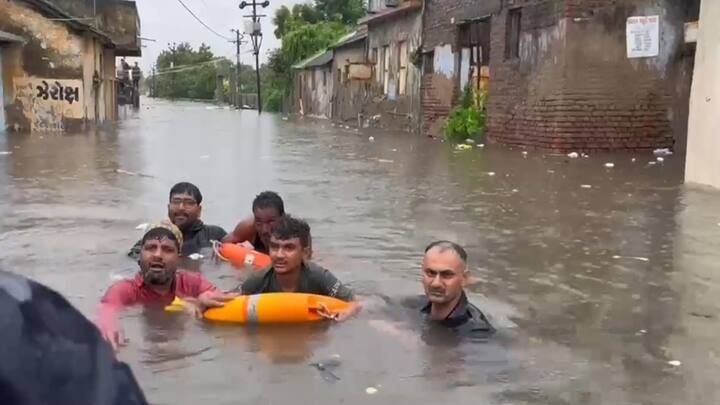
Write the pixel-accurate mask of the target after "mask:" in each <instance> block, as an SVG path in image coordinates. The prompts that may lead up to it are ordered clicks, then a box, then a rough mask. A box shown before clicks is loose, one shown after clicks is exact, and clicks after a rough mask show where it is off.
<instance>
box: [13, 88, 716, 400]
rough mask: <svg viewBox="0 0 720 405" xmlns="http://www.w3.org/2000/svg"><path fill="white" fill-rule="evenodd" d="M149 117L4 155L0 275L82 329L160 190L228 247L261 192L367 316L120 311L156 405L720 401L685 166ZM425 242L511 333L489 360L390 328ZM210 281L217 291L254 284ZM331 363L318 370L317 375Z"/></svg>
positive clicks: (294, 125)
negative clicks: (196, 205) (199, 201)
mask: <svg viewBox="0 0 720 405" xmlns="http://www.w3.org/2000/svg"><path fill="white" fill-rule="evenodd" d="M144 101H145V106H144V107H143V108H142V109H141V110H140V111H139V112H136V113H131V114H128V117H127V118H126V119H125V120H124V121H122V122H120V123H119V125H118V126H117V128H114V129H108V130H102V131H97V132H93V133H86V134H69V135H55V134H44V135H43V134H32V135H19V134H6V135H0V151H5V152H11V153H9V154H8V153H5V154H0V215H1V216H2V218H3V220H2V223H1V225H0V266H2V267H3V268H5V269H7V270H10V271H14V272H17V273H21V274H24V275H27V276H29V277H32V278H35V279H37V280H38V281H40V282H43V283H45V284H48V285H49V286H51V287H53V288H55V289H57V290H58V291H60V292H61V293H62V294H64V295H65V296H66V297H67V298H68V299H69V300H70V301H71V302H72V303H73V304H75V305H77V306H78V307H79V308H80V309H81V310H82V311H83V312H84V313H85V314H86V315H87V316H88V317H90V318H93V319H94V311H95V307H96V304H97V302H98V300H99V298H100V296H101V294H102V293H103V292H104V291H105V289H106V288H107V287H108V286H109V285H110V283H111V282H112V281H113V280H115V279H117V278H119V277H129V276H131V275H132V274H133V273H134V272H135V271H136V268H137V265H136V263H134V262H133V261H132V260H131V259H129V258H128V257H127V256H126V255H125V253H126V252H127V250H128V249H129V248H130V246H131V245H132V244H133V243H134V242H135V241H136V240H137V239H138V238H139V237H140V236H141V235H140V231H138V230H136V229H135V227H136V226H137V225H138V224H140V223H144V222H148V221H151V220H157V219H160V218H163V217H164V216H165V214H166V204H167V198H168V195H167V193H168V191H169V189H170V187H171V186H172V185H173V184H174V183H176V182H178V181H190V182H193V183H195V184H197V185H198V186H199V187H200V190H201V191H202V193H203V195H204V201H203V219H204V220H205V222H207V223H209V224H217V225H221V226H223V227H224V228H225V229H228V230H229V229H232V227H233V226H234V225H235V223H236V222H237V221H238V220H239V219H241V218H244V217H246V216H248V215H249V214H250V205H251V202H252V199H253V198H254V196H255V195H256V194H258V193H259V192H261V191H264V190H275V191H277V192H279V193H280V194H281V195H282V197H283V198H284V199H285V203H286V208H287V210H288V212H290V213H292V214H293V215H296V216H299V217H303V218H305V219H307V220H308V222H309V223H310V225H311V226H312V232H313V245H314V251H315V259H316V261H318V262H319V263H320V264H322V265H324V266H325V267H328V268H330V269H331V270H333V272H334V273H335V274H336V275H337V276H338V277H339V278H340V279H342V280H344V281H347V282H349V283H350V284H351V285H352V286H353V287H354V288H355V289H356V291H357V292H358V293H359V295H360V296H361V297H362V298H363V299H365V300H366V302H367V308H366V310H365V311H364V312H363V313H362V314H361V316H359V317H358V318H357V319H354V320H352V321H350V322H348V323H344V324H338V325H329V326H328V325H299V326H289V327H267V326H260V327H256V328H243V327H239V326H237V327H236V326H218V325H213V324H207V323H203V322H199V321H196V320H194V319H191V318H190V317H189V316H186V315H184V314H168V313H153V312H149V311H143V310H140V309H136V310H131V311H129V312H128V313H127V315H126V316H125V317H124V318H123V325H124V328H125V331H126V333H127V335H128V337H129V338H130V342H129V345H128V346H127V347H126V348H124V349H123V350H122V351H121V352H120V355H119V356H120V358H121V359H122V360H124V361H127V362H128V363H130V365H131V366H132V368H133V369H134V371H135V373H136V375H137V376H138V378H139V380H140V384H141V385H142V387H143V388H144V390H145V392H146V395H147V396H148V398H149V400H150V401H151V402H152V403H153V404H167V405H185V404H187V405H197V404H213V405H220V404H238V403H254V404H297V405H299V404H340V403H343V404H369V403H373V404H392V405H398V404H431V403H442V404H472V405H477V404H613V405H620V404H667V405H671V404H672V405H675V404H703V405H705V404H712V403H717V402H718V398H720V339H718V336H720V321H719V320H718V319H719V317H720V299H718V297H720V265H719V264H718V263H720V210H719V209H718V207H720V193H716V192H710V191H702V190H696V189H689V188H686V187H685V186H683V185H682V166H683V164H682V161H681V159H680V158H679V157H668V158H666V159H665V161H664V162H657V161H656V160H655V157H654V156H652V155H650V154H643V155H630V154H625V155H614V156H609V155H605V156H600V155H593V156H590V157H589V158H578V159H570V158H568V157H566V156H552V155H547V154H543V153H541V152H537V151H528V152H527V154H523V153H522V152H521V150H508V149H505V148H501V147H490V146H488V147H486V148H484V149H472V150H466V151H456V150H454V149H453V148H452V147H451V146H450V145H446V144H442V143H440V142H439V141H436V140H431V139H427V138H421V137H418V136H413V135H408V134H391V133H383V132H373V131H362V132H356V131H355V130H352V129H345V128H340V127H335V126H332V125H331V124H330V123H329V122H325V121H313V120H302V119H296V118H290V119H289V120H283V119H282V118H281V117H280V116H277V115H272V114H263V115H262V116H258V114H257V112H255V111H234V110H226V109H223V108H217V107H214V106H210V105H206V104H200V103H187V102H178V103H170V102H167V101H159V100H144ZM369 136H373V137H374V141H372V142H371V141H370V140H369V139H368V137H369ZM606 163H614V167H606ZM651 163H652V164H651ZM133 174H143V176H138V175H133ZM435 239H452V240H455V241H457V242H459V243H461V244H463V245H464V246H466V247H467V249H468V252H469V254H470V267H471V270H472V274H473V278H474V283H473V284H472V285H471V286H470V287H469V295H470V299H471V301H473V302H475V303H476V304H477V305H478V306H479V307H481V308H482V309H484V310H485V311H486V312H487V313H488V314H489V315H490V316H491V317H492V319H493V322H494V323H495V325H496V326H497V327H498V329H499V330H500V332H499V333H498V336H497V337H496V338H494V339H493V340H491V341H490V342H487V343H467V342H466V343H460V342H454V341H451V340H449V339H448V338H447V337H440V338H438V337H435V338H431V337H429V336H426V335H425V334H423V333H422V331H421V330H420V328H419V327H415V328H413V327H412V326H410V327H409V329H408V330H407V331H406V333H404V334H396V333H391V332H388V330H387V329H386V328H385V327H383V326H382V325H385V324H386V323H387V322H388V321H389V320H391V319H397V318H398V317H399V316H400V315H399V314H401V313H402V312H403V310H402V308H395V307H392V306H388V304H387V303H386V302H387V301H392V300H393V299H395V298H401V297H404V296H408V295H413V294H419V293H420V292H421V291H422V290H421V286H420V282H419V266H420V262H421V256H422V249H423V248H424V246H425V245H426V244H427V243H428V242H430V241H432V240H435ZM202 271H203V272H204V273H205V274H206V275H207V276H208V277H209V278H210V279H212V280H214V281H215V282H217V283H218V284H219V285H220V286H221V287H223V288H232V287H235V286H236V285H237V284H238V282H239V281H238V280H240V279H242V277H244V276H245V275H244V274H240V273H238V272H236V271H235V270H233V269H231V268H230V267H227V266H225V265H217V264H214V263H207V264H205V265H204V266H203V268H202ZM415 336H417V339H412V338H413V337H415ZM408 337H410V338H408ZM328 359H331V361H330V363H332V368H331V370H319V369H318V368H316V367H313V366H311V365H310V364H311V363H315V362H326V363H327V362H328ZM368 387H374V388H376V389H377V393H375V394H372V395H371V394H368V393H366V388H368Z"/></svg>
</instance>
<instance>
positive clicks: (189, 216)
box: [128, 183, 227, 258]
mask: <svg viewBox="0 0 720 405" xmlns="http://www.w3.org/2000/svg"><path fill="white" fill-rule="evenodd" d="M202 199H203V197H202V194H201V193H200V189H198V188H197V186H195V185H194V184H191V183H178V184H176V185H174V186H173V188H172V189H170V201H169V203H168V219H170V222H172V223H173V224H174V225H175V226H177V227H178V228H180V230H181V231H182V234H183V244H182V248H181V252H180V254H181V256H184V257H188V256H190V255H192V254H194V253H200V251H201V250H203V249H208V248H211V247H212V243H211V241H213V240H216V241H220V240H222V238H224V237H225V235H227V232H225V230H224V229H223V228H221V227H219V226H214V225H205V224H204V223H203V222H202V221H201V220H200V215H201V214H202ZM141 248H142V243H141V241H138V242H137V243H136V244H135V245H134V246H133V247H132V248H131V249H130V252H128V256H130V257H132V258H138V256H139V254H140V250H141Z"/></svg>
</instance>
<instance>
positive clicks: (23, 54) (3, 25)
mask: <svg viewBox="0 0 720 405" xmlns="http://www.w3.org/2000/svg"><path fill="white" fill-rule="evenodd" d="M0 30H3V31H7V32H10V33H13V34H16V35H19V36H20V37H22V38H24V39H25V40H26V43H25V44H18V45H11V46H9V47H7V48H5V50H6V52H5V53H4V56H5V58H3V78H2V80H3V84H4V87H5V89H6V91H5V113H6V114H5V115H6V121H7V126H8V128H9V129H11V130H15V131H23V132H25V131H73V130H77V129H80V128H81V127H83V126H84V125H85V124H86V123H88V122H89V121H95V120H98V121H103V120H104V119H105V118H107V115H106V113H105V111H106V110H107V106H106V102H107V100H106V97H105V96H104V95H103V94H102V92H101V90H102V89H101V88H96V87H95V86H94V84H93V76H94V75H95V72H96V71H97V72H98V75H99V76H100V77H102V76H103V75H104V74H106V73H104V70H105V69H104V68H103V66H102V65H103V64H102V63H101V59H102V58H103V57H104V56H103V54H104V53H105V49H104V47H103V44H102V43H101V42H100V40H99V39H98V38H97V37H96V36H94V35H91V34H89V33H87V32H86V33H83V32H78V31H76V30H74V29H72V28H70V27H69V26H68V25H66V24H65V23H63V22H61V21H52V20H50V19H48V18H46V17H45V16H43V15H42V14H41V13H40V12H38V11H35V10H33V9H30V8H28V7H27V6H26V5H25V3H23V2H20V1H16V0H11V1H2V2H0ZM113 71H114V67H113ZM46 83H47V88H46ZM61 92H62V94H61ZM76 94H77V95H76ZM110 101H111V102H114V101H112V100H110Z"/></svg>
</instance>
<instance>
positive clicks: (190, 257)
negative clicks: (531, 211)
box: [188, 253, 205, 260]
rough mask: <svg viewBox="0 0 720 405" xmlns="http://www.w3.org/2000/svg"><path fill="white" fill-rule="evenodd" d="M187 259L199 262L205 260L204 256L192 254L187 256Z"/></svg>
mask: <svg viewBox="0 0 720 405" xmlns="http://www.w3.org/2000/svg"><path fill="white" fill-rule="evenodd" d="M188 258H189V259H190V260H200V259H203V258H205V256H203V255H201V254H200V253H193V254H191V255H189V256H188Z"/></svg>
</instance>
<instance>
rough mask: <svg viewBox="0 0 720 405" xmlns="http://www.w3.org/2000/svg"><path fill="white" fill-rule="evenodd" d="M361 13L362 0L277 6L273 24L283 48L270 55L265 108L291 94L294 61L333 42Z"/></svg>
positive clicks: (323, 0) (320, 0) (274, 107)
mask: <svg viewBox="0 0 720 405" xmlns="http://www.w3.org/2000/svg"><path fill="white" fill-rule="evenodd" d="M363 14H364V8H363V1H362V0H315V1H314V2H313V3H306V4H297V5H295V6H293V7H292V9H290V8H288V7H285V6H283V7H280V9H278V10H277V11H276V12H275V16H274V18H273V23H274V24H275V36H276V37H278V38H279V39H281V40H282V47H281V48H280V49H278V50H275V51H273V52H272V53H271V54H270V57H269V59H268V63H267V65H266V70H267V72H266V73H265V76H264V80H265V83H267V85H266V86H265V88H264V91H263V100H265V108H266V109H267V110H271V111H272V110H277V109H278V108H279V107H280V106H281V105H282V101H283V100H284V99H286V98H287V97H288V96H289V95H290V92H291V89H292V75H293V71H292V66H293V65H294V64H296V63H298V62H300V61H302V60H304V59H307V58H309V57H310V56H312V55H314V54H315V53H317V52H318V51H320V50H323V49H326V48H327V47H329V46H330V45H332V44H333V43H335V42H336V41H337V40H338V39H339V38H340V37H342V36H343V35H344V34H345V33H347V32H348V31H349V30H350V29H351V27H352V26H354V25H355V23H356V22H357V20H358V18H360V17H362V16H363ZM261 74H262V71H261Z"/></svg>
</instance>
